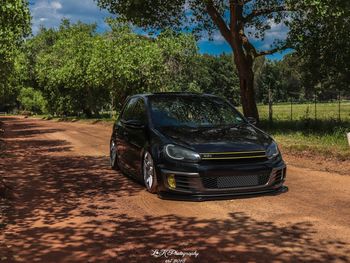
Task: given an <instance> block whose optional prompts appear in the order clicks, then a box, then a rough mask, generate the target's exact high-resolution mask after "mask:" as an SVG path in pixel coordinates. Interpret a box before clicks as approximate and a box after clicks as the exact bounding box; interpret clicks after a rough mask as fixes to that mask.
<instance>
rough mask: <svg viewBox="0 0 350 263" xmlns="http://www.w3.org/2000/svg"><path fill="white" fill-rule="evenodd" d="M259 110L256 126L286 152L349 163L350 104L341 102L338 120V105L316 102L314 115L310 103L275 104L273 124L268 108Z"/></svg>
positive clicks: (312, 104)
mask: <svg viewBox="0 0 350 263" xmlns="http://www.w3.org/2000/svg"><path fill="white" fill-rule="evenodd" d="M239 109H240V108H239ZM258 109H259V114H260V119H261V123H260V125H259V126H260V127H261V128H262V129H263V130H265V131H267V132H269V133H270V134H271V135H272V136H273V137H274V138H275V139H276V140H277V141H278V142H279V143H280V145H282V148H283V149H284V150H286V151H287V152H289V153H294V154H300V155H302V154H313V155H316V156H322V157H326V158H335V159H337V160H343V161H345V160H350V146H349V143H348V141H347V137H346V133H347V132H350V101H342V102H341V103H340V120H339V104H338V103H317V104H316V115H315V104H314V103H312V102H310V103H304V104H293V105H291V104H290V103H289V104H288V103H280V104H275V105H273V123H269V121H268V118H269V117H268V115H269V106H268V105H258ZM291 116H292V117H291Z"/></svg>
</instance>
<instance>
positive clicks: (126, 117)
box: [121, 98, 137, 121]
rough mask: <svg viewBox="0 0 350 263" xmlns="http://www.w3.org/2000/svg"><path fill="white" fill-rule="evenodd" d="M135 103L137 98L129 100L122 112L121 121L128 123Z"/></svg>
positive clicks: (131, 117)
mask: <svg viewBox="0 0 350 263" xmlns="http://www.w3.org/2000/svg"><path fill="white" fill-rule="evenodd" d="M136 102H137V98H133V99H131V100H129V102H128V104H127V105H126V106H125V108H124V110H123V115H122V118H121V119H122V120H123V121H130V120H132V119H133V109H134V106H135V104H136Z"/></svg>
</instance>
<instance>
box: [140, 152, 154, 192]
mask: <svg viewBox="0 0 350 263" xmlns="http://www.w3.org/2000/svg"><path fill="white" fill-rule="evenodd" d="M142 173H143V181H144V183H145V186H146V188H147V190H148V192H150V193H152V194H154V193H156V192H157V186H158V183H157V176H156V172H155V168H154V162H153V158H152V156H151V154H150V153H149V152H147V151H146V152H145V154H144V156H143V167H142Z"/></svg>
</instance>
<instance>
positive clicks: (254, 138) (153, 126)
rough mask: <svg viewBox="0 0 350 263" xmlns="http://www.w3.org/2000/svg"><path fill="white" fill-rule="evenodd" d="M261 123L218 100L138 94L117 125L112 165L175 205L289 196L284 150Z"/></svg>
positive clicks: (216, 98)
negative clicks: (177, 202) (177, 201)
mask: <svg viewBox="0 0 350 263" xmlns="http://www.w3.org/2000/svg"><path fill="white" fill-rule="evenodd" d="M254 124H255V123H254V121H253V119H251V118H249V119H248V120H247V119H246V118H244V117H243V116H242V115H241V114H240V113H239V112H238V111H237V110H236V109H235V108H234V107H233V106H232V105H231V104H230V103H229V102H227V101H226V100H224V99H221V98H219V97H216V96H213V95H207V94H195V93H154V94H143V95H135V96H132V97H129V98H128V99H127V100H126V103H125V105H124V107H123V109H122V111H121V114H120V116H119V118H118V120H117V121H116V123H115V124H114V128H113V133H112V137H111V142H110V161H111V166H112V167H113V168H114V169H120V170H121V171H122V172H124V173H125V174H128V175H130V176H132V177H134V178H136V179H137V180H140V181H141V182H143V183H144V184H145V186H146V187H147V190H148V191H149V192H151V193H157V194H158V195H159V196H160V197H161V198H167V199H168V198H171V199H172V198H176V199H182V200H187V199H190V200H204V199H212V198H215V199H217V198H227V197H231V196H235V195H246V194H250V195H252V194H253V195H254V194H261V193H280V192H284V191H285V190H286V189H287V188H286V187H284V186H283V183H284V181H285V178H286V165H285V163H284V161H283V159H282V156H281V153H280V151H279V149H278V146H277V144H276V142H275V141H274V140H273V139H272V138H271V137H270V136H269V135H268V134H266V133H265V132H263V131H261V130H260V129H258V128H257V127H255V125H254Z"/></svg>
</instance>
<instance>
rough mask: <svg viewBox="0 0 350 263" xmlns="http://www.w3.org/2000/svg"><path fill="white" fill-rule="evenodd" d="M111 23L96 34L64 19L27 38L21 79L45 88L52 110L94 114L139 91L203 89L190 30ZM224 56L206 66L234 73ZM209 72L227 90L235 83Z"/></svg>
mask: <svg viewBox="0 0 350 263" xmlns="http://www.w3.org/2000/svg"><path fill="white" fill-rule="evenodd" d="M108 23H109V25H110V28H111V30H110V31H107V32H106V33H103V34H97V33H96V31H95V25H88V24H83V23H80V22H79V23H77V24H71V23H70V22H69V21H68V20H64V21H62V24H61V26H60V28H59V29H58V30H53V29H50V30H46V29H41V30H40V32H39V33H38V35H37V36H35V37H33V38H32V39H30V40H29V41H27V43H26V47H25V51H24V54H22V56H21V58H22V59H21V61H22V63H21V66H22V70H21V71H20V72H21V74H19V76H23V78H21V79H22V81H21V83H22V85H24V86H32V87H34V88H35V89H37V90H42V92H43V95H44V97H45V98H46V99H47V101H48V111H49V112H50V113H51V114H53V115H67V116H68V115H80V116H83V115H84V116H87V117H90V116H92V115H98V114H99V112H101V111H102V110H111V109H118V108H120V106H121V105H122V103H123V101H124V100H125V98H126V97H127V96H129V95H132V94H135V93H147V92H157V91H197V92H200V91H202V90H204V89H205V85H204V82H203V80H202V75H201V74H200V73H199V71H197V70H196V68H197V66H198V65H200V64H201V65H203V66H204V64H203V61H202V56H200V55H199V54H198V48H197V44H196V41H195V39H194V37H193V36H192V35H190V34H184V33H175V32H173V31H171V30H166V31H164V32H162V33H161V34H159V36H158V37H149V36H142V35H137V34H135V33H134V32H133V30H132V28H131V27H130V26H129V25H128V24H126V23H123V22H121V21H120V20H119V19H117V20H112V19H109V20H108ZM214 60H215V59H214ZM216 60H221V59H218V58H217V59H216ZM224 60H225V62H223V66H220V63H219V62H217V63H216V65H214V64H213V65H210V66H208V68H210V70H211V71H212V72H215V70H217V69H216V68H215V67H217V68H220V69H221V71H220V74H225V73H226V74H228V75H230V74H231V73H230V72H226V69H225V66H224V65H229V66H228V67H230V66H231V67H232V61H231V60H228V57H227V58H225V59H224ZM226 60H227V61H226ZM229 61H230V62H229ZM208 62H209V61H208ZM225 63H226V64H225ZM207 74H209V75H208V76H207V78H209V79H210V83H218V84H219V83H223V85H224V86H225V87H226V88H227V90H228V89H230V88H231V86H233V81H231V82H229V81H225V80H224V81H223V82H219V81H217V79H216V78H219V77H220V76H217V77H215V80H214V77H212V76H210V74H211V72H210V71H208V72H207ZM214 75H215V74H214ZM228 79H229V80H232V78H229V77H228ZM206 90H208V89H206ZM210 91H212V93H215V91H214V89H213V88H212V89H211V90H209V92H210Z"/></svg>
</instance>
